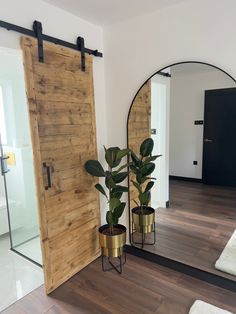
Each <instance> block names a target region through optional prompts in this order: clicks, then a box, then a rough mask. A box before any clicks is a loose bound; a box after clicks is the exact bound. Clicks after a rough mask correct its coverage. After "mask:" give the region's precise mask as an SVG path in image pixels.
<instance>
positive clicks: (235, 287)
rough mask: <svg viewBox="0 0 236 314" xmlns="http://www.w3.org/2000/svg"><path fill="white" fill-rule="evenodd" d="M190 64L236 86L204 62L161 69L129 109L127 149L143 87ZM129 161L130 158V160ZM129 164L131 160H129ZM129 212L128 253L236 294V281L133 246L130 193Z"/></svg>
mask: <svg viewBox="0 0 236 314" xmlns="http://www.w3.org/2000/svg"><path fill="white" fill-rule="evenodd" d="M188 63H195V64H203V65H206V66H209V67H212V68H215V69H217V70H219V71H221V72H223V73H225V74H226V75H227V76H228V77H229V78H231V79H232V80H233V81H234V82H235V84H236V79H234V78H233V76H231V75H230V74H229V73H227V72H226V71H224V70H222V69H221V68H219V67H218V66H215V65H212V64H210V63H206V62H202V61H182V62H176V63H173V64H171V65H168V66H165V67H163V68H161V69H160V70H158V71H156V72H154V73H153V74H152V75H151V76H150V77H149V78H148V79H146V80H145V82H144V83H143V84H142V85H141V86H140V88H139V89H138V91H137V92H136V94H135V96H134V98H133V100H132V103H131V105H130V108H129V112H128V117H127V124H126V135H127V147H129V134H128V124H129V117H130V113H131V109H132V107H133V104H134V100H135V98H136V96H137V95H138V93H139V91H140V90H141V89H142V87H143V86H144V85H145V84H146V83H147V82H148V81H149V80H150V79H151V78H152V77H153V76H155V75H156V74H158V73H160V72H162V71H163V70H165V69H167V68H169V67H172V66H175V65H180V64H188ZM128 159H129V158H128ZM128 162H129V160H128ZM128 188H129V191H130V180H129V177H128ZM128 211H129V221H128V223H129V227H128V230H129V242H130V245H126V251H127V252H128V253H130V254H132V255H135V256H138V257H141V258H144V259H147V260H149V261H152V262H154V263H157V264H159V265H161V266H165V267H168V268H171V269H173V270H175V271H178V272H181V273H184V274H186V275H189V276H191V277H194V278H197V279H199V280H202V281H205V282H208V283H210V284H213V285H216V286H218V287H221V288H224V289H227V290H230V291H233V292H236V281H233V280H230V279H227V278H224V277H221V276H219V275H215V274H213V273H210V272H207V271H203V270H201V269H198V268H195V267H192V266H189V265H187V264H184V263H181V262H178V261H175V260H172V259H170V258H167V257H163V256H161V255H158V254H154V253H151V252H148V251H145V250H143V249H140V248H138V247H135V246H134V245H133V244H132V241H131V230H130V227H131V215H130V192H128Z"/></svg>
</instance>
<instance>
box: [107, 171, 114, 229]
mask: <svg viewBox="0 0 236 314" xmlns="http://www.w3.org/2000/svg"><path fill="white" fill-rule="evenodd" d="M108 171H109V172H110V173H111V172H112V168H111V167H110V166H109V167H108ZM109 200H110V201H111V187H110V186H109ZM109 211H110V212H112V210H111V206H110V202H109ZM110 231H111V235H112V234H113V222H112V223H111V224H110Z"/></svg>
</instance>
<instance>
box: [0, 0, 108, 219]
mask: <svg viewBox="0 0 236 314" xmlns="http://www.w3.org/2000/svg"><path fill="white" fill-rule="evenodd" d="M1 2H2V3H1V10H0V19H1V20H4V21H7V22H10V23H13V24H17V25H20V26H23V27H26V28H30V29H31V28H32V24H33V21H34V20H39V21H40V22H42V24H43V32H44V33H45V34H48V35H52V36H54V37H58V38H60V39H64V40H66V41H69V42H74V43H75V42H76V38H77V37H78V36H83V37H84V38H85V45H86V46H87V47H89V48H91V49H98V50H99V51H101V52H103V51H104V47H103V30H102V28H101V27H99V26H96V25H93V24H91V23H89V22H87V21H85V20H82V19H80V18H78V17H76V16H74V15H72V14H70V13H68V12H65V11H63V10H61V9H59V8H56V7H54V6H52V5H50V4H48V3H45V2H43V1H40V0H21V1H19V0H8V1H1ZM19 38H20V34H18V33H15V32H12V31H10V32H9V31H7V30H4V29H0V46H1V47H9V48H16V49H20V45H19ZM94 93H95V106H96V124H97V143H98V148H99V157H100V158H102V157H101V156H102V155H103V148H102V145H103V144H106V143H107V131H106V110H105V79H104V58H94ZM103 207H105V202H104V200H102V203H101V208H103ZM101 212H103V210H101ZM104 217H105V216H104V215H103V216H102V221H104Z"/></svg>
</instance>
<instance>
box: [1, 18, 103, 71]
mask: <svg viewBox="0 0 236 314" xmlns="http://www.w3.org/2000/svg"><path fill="white" fill-rule="evenodd" d="M0 27H2V28H5V29H7V30H8V31H14V32H18V33H21V34H24V35H27V36H31V37H34V38H37V39H38V54H39V62H43V41H44V40H45V41H48V42H50V43H53V44H56V45H60V46H63V47H67V48H71V49H74V50H77V51H80V52H81V61H82V62H81V68H82V71H85V56H84V55H85V53H87V54H89V55H93V56H95V57H102V56H103V54H102V53H101V52H99V51H98V50H92V49H89V48H86V47H85V46H84V38H83V37H80V36H79V37H78V38H77V43H76V44H72V43H69V42H67V41H65V40H62V39H58V38H55V37H52V36H49V35H45V34H43V33H42V24H41V23H40V22H38V21H34V24H33V29H32V30H31V29H27V28H24V27H21V26H18V25H15V24H11V23H8V22H4V21H1V20H0Z"/></svg>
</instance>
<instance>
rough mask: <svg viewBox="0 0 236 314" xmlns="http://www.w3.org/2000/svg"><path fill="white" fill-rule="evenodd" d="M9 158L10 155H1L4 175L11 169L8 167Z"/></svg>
mask: <svg viewBox="0 0 236 314" xmlns="http://www.w3.org/2000/svg"><path fill="white" fill-rule="evenodd" d="M8 158H9V156H6V155H3V156H0V160H1V173H2V176H3V175H4V174H5V173H8V172H9V171H10V170H9V169H8V168H7V159H8Z"/></svg>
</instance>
